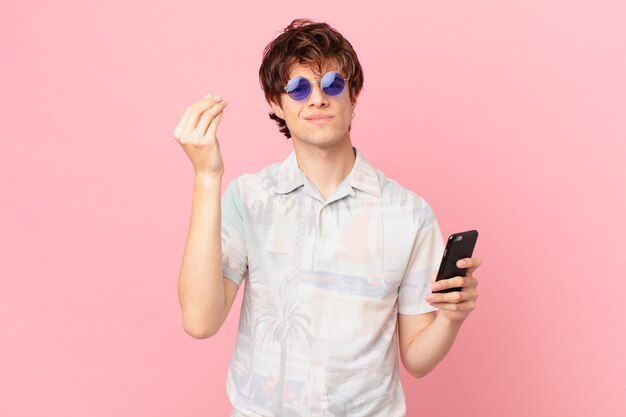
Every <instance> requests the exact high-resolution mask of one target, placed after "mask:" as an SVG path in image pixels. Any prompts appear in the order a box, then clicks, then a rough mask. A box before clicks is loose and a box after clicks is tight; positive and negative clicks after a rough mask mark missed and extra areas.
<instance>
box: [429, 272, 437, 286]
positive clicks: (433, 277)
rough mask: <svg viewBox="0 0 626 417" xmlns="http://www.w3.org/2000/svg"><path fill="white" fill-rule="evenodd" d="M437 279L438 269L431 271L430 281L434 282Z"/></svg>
mask: <svg viewBox="0 0 626 417" xmlns="http://www.w3.org/2000/svg"><path fill="white" fill-rule="evenodd" d="M436 279H437V271H430V282H431V284H434V283H435V280H436Z"/></svg>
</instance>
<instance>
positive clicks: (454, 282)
mask: <svg viewBox="0 0 626 417" xmlns="http://www.w3.org/2000/svg"><path fill="white" fill-rule="evenodd" d="M467 279H468V277H461V276H457V277H453V278H448V279H440V280H439V281H437V282H435V283H433V284H431V289H432V291H440V290H446V289H448V288H462V287H464V286H465V285H466V283H467ZM470 279H471V277H470Z"/></svg>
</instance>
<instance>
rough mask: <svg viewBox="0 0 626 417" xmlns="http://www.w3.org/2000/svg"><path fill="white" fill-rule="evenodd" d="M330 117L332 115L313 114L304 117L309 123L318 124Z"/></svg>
mask: <svg viewBox="0 0 626 417" xmlns="http://www.w3.org/2000/svg"><path fill="white" fill-rule="evenodd" d="M332 118H333V116H313V117H307V118H305V119H306V120H307V121H308V122H310V123H313V124H315V125H319V124H322V123H326V122H328V121H329V120H330V119H332Z"/></svg>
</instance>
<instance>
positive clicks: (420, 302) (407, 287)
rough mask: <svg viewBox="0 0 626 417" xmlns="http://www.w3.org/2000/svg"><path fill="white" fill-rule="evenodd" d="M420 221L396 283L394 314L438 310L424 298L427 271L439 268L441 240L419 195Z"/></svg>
mask: <svg viewBox="0 0 626 417" xmlns="http://www.w3.org/2000/svg"><path fill="white" fill-rule="evenodd" d="M420 202H421V209H420V212H421V214H420V221H419V228H418V231H417V235H416V236H415V241H414V243H413V248H412V249H411V255H410V257H409V263H408V266H407V269H406V272H405V274H404V278H403V279H402V283H401V284H400V288H399V290H398V291H399V294H398V313H400V314H406V315H415V314H422V313H428V312H431V311H435V310H438V308H437V307H433V306H431V305H430V304H428V302H427V301H426V300H424V297H425V296H426V295H428V294H430V293H431V292H432V291H431V288H430V272H431V271H436V270H438V269H439V265H440V264H441V258H442V256H443V251H444V249H445V242H444V239H443V236H442V234H441V229H440V228H439V223H438V222H437V218H436V216H435V212H434V211H433V209H432V207H431V206H430V205H429V204H428V203H427V202H426V201H425V200H424V199H423V198H421V197H420Z"/></svg>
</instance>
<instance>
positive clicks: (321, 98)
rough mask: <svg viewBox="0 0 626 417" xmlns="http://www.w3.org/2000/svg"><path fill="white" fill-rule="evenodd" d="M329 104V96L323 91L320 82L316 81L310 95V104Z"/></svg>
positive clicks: (313, 105)
mask: <svg viewBox="0 0 626 417" xmlns="http://www.w3.org/2000/svg"><path fill="white" fill-rule="evenodd" d="M327 105H328V97H327V96H326V94H324V92H323V91H322V87H320V83H319V82H317V83H314V84H313V85H312V88H311V95H310V96H309V106H311V107H322V106H327Z"/></svg>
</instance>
